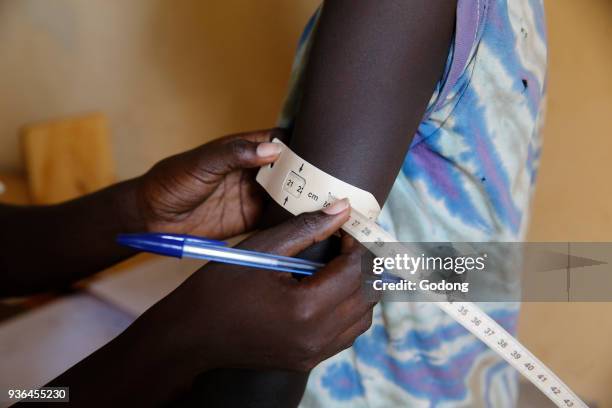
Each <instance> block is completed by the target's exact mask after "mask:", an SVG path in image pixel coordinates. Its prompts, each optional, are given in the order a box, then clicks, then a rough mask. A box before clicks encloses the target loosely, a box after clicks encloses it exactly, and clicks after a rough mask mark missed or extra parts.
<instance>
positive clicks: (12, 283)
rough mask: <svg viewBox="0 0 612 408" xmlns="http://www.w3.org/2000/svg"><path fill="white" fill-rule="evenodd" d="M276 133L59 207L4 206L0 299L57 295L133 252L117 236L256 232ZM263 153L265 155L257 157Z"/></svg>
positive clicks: (199, 151) (190, 156) (231, 141)
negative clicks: (261, 182) (261, 179)
mask: <svg viewBox="0 0 612 408" xmlns="http://www.w3.org/2000/svg"><path fill="white" fill-rule="evenodd" d="M281 136H282V132H280V131H278V130H268V131H258V132H252V133H245V134H239V135H232V136H227V137H225V138H221V139H217V140H215V141H214V142H211V143H208V144H206V145H203V146H200V147H198V148H196V149H193V150H190V151H188V152H185V153H182V154H178V155H176V156H172V157H169V158H167V159H165V160H163V161H161V162H159V163H158V164H156V165H155V166H154V167H153V168H152V169H151V170H150V171H149V172H147V173H146V174H144V175H143V176H141V177H138V178H135V179H132V180H129V181H126V182H123V183H119V184H116V185H113V186H111V187H109V188H106V189H104V190H101V191H98V192H96V193H94V194H90V195H87V196H84V197H81V198H79V199H76V200H72V201H69V202H66V203H63V204H58V205H53V206H31V207H14V206H5V205H0V224H1V225H2V231H0V248H2V252H0V297H3V296H20V295H28V294H32V293H36V292H42V291H48V290H53V289H58V288H62V287H65V286H67V285H70V284H71V283H73V282H75V281H77V280H79V279H82V278H84V277H87V276H89V275H91V274H93V273H95V272H98V271H100V270H102V269H104V268H106V267H109V266H111V265H113V264H115V263H117V262H119V261H121V260H123V259H125V258H127V257H129V256H131V255H133V254H134V253H133V252H132V251H131V250H128V249H125V248H122V247H120V246H118V245H117V244H116V243H115V237H116V236H117V234H119V233H127V232H147V231H152V232H171V233H182V234H193V235H201V236H205V237H209V238H217V239H225V238H229V237H232V236H235V235H238V234H240V233H242V232H245V231H248V230H250V229H252V228H253V227H254V225H255V223H256V222H257V220H258V219H259V217H260V215H261V211H262V207H263V202H264V198H265V196H264V194H265V193H264V192H263V191H262V190H261V188H259V186H258V185H257V184H256V182H255V180H254V174H255V172H256V171H257V168H258V167H259V166H261V165H263V164H267V163H270V162H272V161H274V160H275V159H276V157H277V154H278V152H277V153H272V154H268V153H270V152H269V151H266V146H267V148H271V147H274V148H276V146H274V145H272V144H270V143H267V142H268V141H269V140H271V139H272V138H273V137H281ZM258 152H259V153H258Z"/></svg>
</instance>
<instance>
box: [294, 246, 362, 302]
mask: <svg viewBox="0 0 612 408" xmlns="http://www.w3.org/2000/svg"><path fill="white" fill-rule="evenodd" d="M342 239H343V241H342V254H341V255H340V256H339V257H337V258H335V259H334V260H332V261H331V262H330V263H328V264H327V265H326V266H325V268H322V269H321V270H319V271H318V272H317V273H316V274H314V275H313V276H309V277H308V278H306V279H304V280H303V281H302V284H303V285H305V289H307V292H308V294H307V296H309V297H313V298H315V299H317V301H318V302H319V304H320V305H321V306H322V307H330V306H333V305H337V304H339V303H340V302H343V301H345V300H346V299H347V298H348V297H349V296H351V295H352V294H353V293H354V292H355V291H356V290H358V289H361V287H362V282H363V277H362V273H361V270H362V257H363V255H364V253H365V249H364V248H363V247H362V246H361V245H359V244H357V243H356V242H351V238H347V237H343V238H342Z"/></svg>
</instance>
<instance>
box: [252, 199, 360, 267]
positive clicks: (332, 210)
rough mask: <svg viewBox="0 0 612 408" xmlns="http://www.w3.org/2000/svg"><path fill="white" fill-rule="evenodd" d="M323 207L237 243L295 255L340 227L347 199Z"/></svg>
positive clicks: (345, 211) (260, 249)
mask: <svg viewBox="0 0 612 408" xmlns="http://www.w3.org/2000/svg"><path fill="white" fill-rule="evenodd" d="M324 211H325V212H323V211H318V212H313V213H304V214H301V215H299V216H297V217H294V218H292V219H290V220H288V221H286V222H284V223H282V224H279V225H277V226H276V227H273V228H270V229H267V230H264V231H261V232H259V233H257V234H255V235H253V236H251V237H249V238H248V239H247V240H246V241H243V242H242V243H241V244H240V247H241V248H247V249H252V250H255V251H261V252H269V253H273V254H278V255H284V256H294V255H297V254H298V253H300V252H301V251H303V250H304V249H306V248H308V247H310V246H312V245H313V244H315V243H317V242H321V241H323V240H325V239H327V238H329V237H330V236H331V235H332V234H333V233H334V232H336V231H338V230H339V229H340V227H341V226H342V224H344V223H345V222H346V221H347V220H348V218H349V205H348V200H338V201H336V202H335V203H334V204H332V205H331V206H330V207H328V208H326V209H325V210H324Z"/></svg>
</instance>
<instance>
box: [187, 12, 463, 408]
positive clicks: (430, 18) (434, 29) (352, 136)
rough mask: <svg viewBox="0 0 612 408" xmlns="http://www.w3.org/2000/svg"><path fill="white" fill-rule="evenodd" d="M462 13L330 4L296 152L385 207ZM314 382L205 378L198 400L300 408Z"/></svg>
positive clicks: (297, 377)
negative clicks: (308, 388)
mask: <svg viewBox="0 0 612 408" xmlns="http://www.w3.org/2000/svg"><path fill="white" fill-rule="evenodd" d="M455 10H456V1H453V0H450V1H449V0H377V1H371V0H332V1H327V2H325V4H324V7H323V12H322V15H321V20H320V22H319V27H318V31H317V32H316V35H315V39H314V44H313V48H312V51H311V54H310V59H309V63H308V66H307V68H306V78H305V84H304V90H303V92H304V93H303V99H302V101H301V103H300V109H299V112H298V114H297V117H296V119H295V124H294V129H293V132H292V135H291V139H290V146H291V148H292V150H293V151H295V152H296V153H298V154H299V155H300V156H301V157H302V158H304V159H305V160H307V161H309V162H310V163H312V164H314V165H316V166H317V167H319V168H321V169H323V170H325V171H326V172H328V173H329V174H332V175H334V176H335V177H337V178H340V179H341V180H344V181H346V182H348V183H351V184H353V185H355V186H357V187H360V188H362V189H364V190H367V191H370V192H371V193H372V194H374V196H375V197H376V198H377V200H378V201H379V203H381V205H382V204H383V203H384V202H385V200H386V198H387V195H388V194H389V191H390V190H391V187H392V185H393V182H394V181H395V178H396V177H397V174H398V172H399V169H400V167H401V165H402V162H403V160H404V158H405V155H406V152H407V151H408V147H409V146H410V143H411V141H412V137H413V135H414V134H415V132H416V129H417V127H418V125H419V122H420V121H421V119H422V116H423V114H424V112H425V109H426V108H427V103H428V101H429V99H430V97H431V95H432V93H433V90H434V87H435V84H436V82H437V81H438V80H439V79H440V78H441V76H442V73H443V70H444V64H445V61H446V58H447V55H448V52H449V46H450V43H451V38H452V33H453V29H454V21H455ZM289 216H290V215H289V213H287V212H286V211H285V210H284V209H282V208H281V207H279V206H278V205H276V204H272V205H271V206H270V208H268V210H267V213H265V215H264V217H265V219H266V220H267V221H268V222H269V223H271V224H274V223H277V222H280V221H282V220H284V219H286V218H287V217H289ZM330 246H333V245H332V244H331V243H330V242H329V241H328V242H327V243H324V244H322V245H318V246H317V248H315V249H314V250H310V251H308V254H307V256H308V257H310V258H313V259H318V260H325V259H326V257H328V256H330V252H331V253H332V254H333V252H334V250H333V248H331V249H330ZM304 255H305V254H302V256H304ZM307 378H308V375H305V374H301V373H299V374H296V373H291V372H280V371H275V372H274V371H266V372H252V371H238V370H233V371H229V370H223V371H216V372H212V373H210V374H205V375H204V376H202V377H200V381H199V385H198V387H196V389H194V399H196V400H197V399H200V400H202V401H205V402H206V403H207V404H209V405H208V406H257V407H259V406H261V407H264V406H266V407H267V406H283V407H286V406H295V405H297V404H298V403H299V401H300V399H301V396H302V394H303V391H304V387H305V385H306V380H307ZM236 389H240V390H242V392H240V393H236V391H235V390H236Z"/></svg>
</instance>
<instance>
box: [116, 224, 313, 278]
mask: <svg viewBox="0 0 612 408" xmlns="http://www.w3.org/2000/svg"><path fill="white" fill-rule="evenodd" d="M117 242H118V243H119V244H121V245H124V246H128V247H131V248H135V249H139V250H141V251H145V252H151V253H154V254H158V255H164V256H172V257H176V258H196V259H206V260H209V261H216V262H222V263H229V264H234V265H241V266H249V267H253V268H261V269H270V270H274V271H281V272H290V273H297V274H301V275H312V274H313V273H314V272H315V271H316V270H317V269H320V268H322V267H323V266H325V265H324V264H321V263H318V262H312V261H307V260H305V259H300V258H291V257H287V256H279V255H272V254H267V253H263V252H255V251H247V250H244V249H235V248H231V247H229V246H227V243H225V242H223V241H216V240H212V239H206V238H200V237H194V236H191V235H181V234H119V235H118V236H117Z"/></svg>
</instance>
